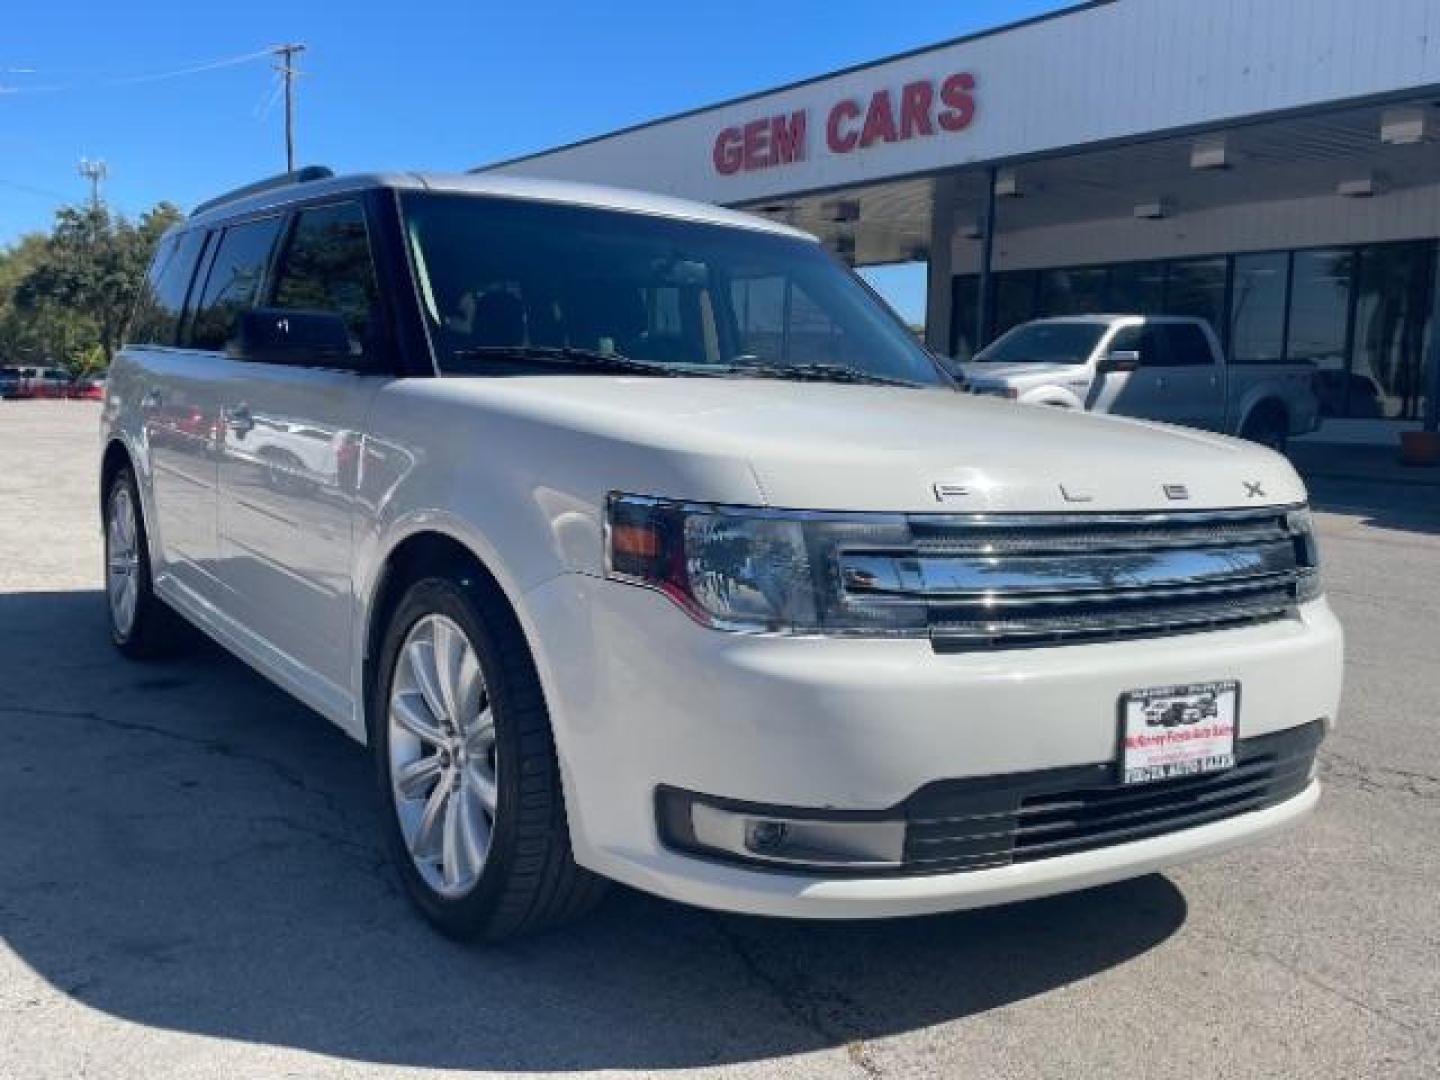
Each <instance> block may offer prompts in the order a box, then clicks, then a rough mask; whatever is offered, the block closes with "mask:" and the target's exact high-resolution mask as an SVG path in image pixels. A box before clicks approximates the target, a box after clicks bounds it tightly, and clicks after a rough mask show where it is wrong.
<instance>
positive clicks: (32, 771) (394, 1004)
mask: <svg viewBox="0 0 1440 1080" xmlns="http://www.w3.org/2000/svg"><path fill="white" fill-rule="evenodd" d="M104 619H105V616H104V611H103V601H102V598H101V596H100V594H99V593H97V592H89V591H85V592H51V593H10V594H3V595H0V687H3V688H4V689H3V690H0V726H3V733H4V744H5V747H6V751H5V753H4V754H0V821H3V822H4V828H3V830H0V867H3V868H4V870H3V880H0V933H3V935H4V939H5V941H6V942H7V944H8V945H9V947H10V948H11V949H13V950H14V952H15V953H16V954H17V955H18V956H19V957H20V958H21V959H23V960H24V962H25V963H27V964H28V965H29V966H30V967H31V968H33V969H34V971H35V972H37V973H38V974H39V975H40V976H42V977H43V979H44V980H46V982H47V983H48V984H49V985H50V986H52V987H54V988H55V990H56V991H58V992H60V993H63V994H66V995H69V996H71V997H72V998H75V999H78V1000H80V1001H82V1002H84V1003H85V1004H87V1005H89V1006H90V1007H92V1008H94V1009H98V1010H101V1011H103V1012H105V1013H108V1014H110V1015H113V1016H116V1017H121V1018H124V1019H125V1020H129V1021H133V1022H135V1023H138V1024H144V1025H149V1026H153V1027H158V1028H166V1029H173V1030H178V1031H187V1032H196V1033H200V1034H203V1035H207V1036H215V1037H219V1038H224V1039H238V1040H248V1041H252V1042H256V1043H263V1044H279V1045H284V1046H288V1047H295V1048H299V1049H303V1050H308V1051H313V1052H316V1053H320V1054H326V1055H333V1056H336V1057H340V1058H348V1059H355V1060H360V1061H371V1062H386V1063H396V1064H403V1065H406V1066H413V1067H436V1068H456V1069H458V1068H467V1069H496V1070H502V1069H503V1070H513V1071H541V1070H545V1071H554V1070H572V1069H576V1070H578V1069H599V1068H616V1069H618V1068H632V1069H645V1068H669V1067H696V1066H704V1065H712V1064H719V1063H729V1062H742V1061H753V1060H763V1059H767V1058H773V1057H777V1056H782V1055H791V1054H797V1053H804V1052H808V1051H813V1050H820V1049H828V1048H833V1047H845V1048H847V1050H848V1052H849V1053H850V1054H851V1055H852V1056H855V1055H859V1056H860V1061H859V1062H858V1063H860V1064H862V1065H863V1055H864V1053H865V1050H864V1043H865V1041H866V1040H868V1039H873V1038H878V1037H883V1036H888V1035H893V1034H897V1033H901V1032H907V1031H912V1030H916V1029H921V1028H924V1027H927V1026H929V1025H934V1024H938V1023H941V1022H944V1021H948V1020H954V1019H957V1018H961V1017H964V1016H967V1015H971V1014H975V1013H979V1012H983V1011H985V1010H989V1009H993V1008H996V1007H998V1006H1001V1005H1004V1004H1006V1003H1009V1002H1013V1001H1016V1000H1019V999H1023V998H1028V997H1032V996H1035V995H1038V994H1043V993H1045V992H1046V991H1049V990H1053V989H1055V988H1057V987H1062V986H1065V985H1067V984H1070V983H1073V982H1076V981H1078V980H1083V979H1085V978H1087V977H1090V976H1094V975H1096V974H1098V973H1100V972H1103V971H1105V970H1107V969H1109V968H1112V967H1114V966H1116V965H1118V964H1122V963H1124V962H1125V961H1127V960H1129V959H1131V958H1132V957H1135V956H1137V955H1139V954H1142V953H1144V952H1146V951H1147V950H1149V949H1151V948H1153V947H1154V946H1156V945H1157V944H1159V943H1160V942H1162V941H1164V940H1165V939H1166V938H1167V937H1169V936H1170V935H1171V934H1172V933H1174V932H1175V931H1176V929H1177V928H1179V927H1180V926H1181V925H1182V924H1183V922H1184V920H1185V916H1186V905H1185V900H1184V898H1183V896H1182V895H1181V894H1180V892H1179V891H1178V890H1177V889H1176V888H1175V886H1174V885H1172V884H1171V883H1170V882H1169V881H1168V880H1167V879H1165V878H1163V877H1159V876H1151V877H1147V878H1143V879H1140V880H1137V881H1133V882H1129V883H1126V884H1123V885H1117V886H1111V887H1108V888H1105V889H1101V890H1095V891H1091V892H1087V893H1081V894H1076V895H1072V896H1068V897H1060V898H1055V899H1049V900H1040V901H1033V902H1030V903H1027V904H1021V905H1015V906H1011V907H1008V908H1003V909H995V910H990V911H983V912H973V913H967V914H959V915H951V916H941V917H932V918H927V919H919V920H901V921H893V922H871V923H848V924H832V923H795V922H782V921H770V920H763V919H754V918H744V917H736V916H721V915H715V914H711V913H707V912H702V911H698V910H695V909H690V908H685V907H682V906H680V905H677V904H670V903H666V902H663V901H660V900H656V899H652V898H650V897H646V896H642V895H640V894H638V893H634V892H630V891H628V890H624V889H619V888H617V889H616V890H614V892H613V893H612V894H611V896H610V897H609V899H608V900H607V901H606V903H605V904H604V906H602V908H601V909H600V910H599V911H597V912H596V913H595V914H594V915H593V916H591V917H590V918H589V919H588V921H586V922H584V923H582V924H580V925H578V926H575V927H571V928H567V929H564V930H560V931H557V932H554V933H551V934H548V935H546V936H543V937H539V938H535V939H530V940H525V941H521V942H517V943H512V944H506V945H502V946H497V947H465V946H461V945H457V944H455V943H452V942H449V941H446V940H444V939H442V938H440V937H438V936H437V935H435V934H434V933H433V932H431V931H430V930H429V929H428V928H427V927H426V926H425V925H424V924H422V923H421V922H420V920H419V918H418V917H417V916H416V915H414V914H413V913H412V911H411V910H410V908H409V906H408V904H407V902H406V900H405V898H404V897H403V896H402V895H401V892H400V889H399V885H398V882H397V880H396V879H395V877H394V876H393V874H392V872H391V871H390V870H389V868H388V867H387V865H386V863H385V861H384V858H383V856H382V852H381V850H380V844H379V839H378V838H379V835H380V831H379V828H378V826H377V812H378V811H377V801H376V799H375V797H374V795H373V794H372V785H371V770H370V764H369V760H368V758H367V756H366V754H365V752H364V751H363V750H362V749H361V748H360V747H359V746H357V745H356V744H354V743H352V742H350V741H349V740H348V739H347V738H346V737H345V736H343V735H342V734H340V733H339V732H338V731H337V730H335V729H333V728H332V727H331V726H330V725H328V724H327V723H325V722H324V721H323V720H321V719H320V718H318V717H317V716H315V715H314V714H313V713H311V712H309V711H307V710H306V709H304V708H303V707H301V706H300V705H298V704H296V703H294V702H293V701H291V700H290V699H289V698H288V697H287V696H285V695H284V694H283V693H281V692H280V691H279V690H277V689H274V688H273V687H271V686H270V685H269V684H268V683H266V682H265V681H264V680H262V679H261V678H260V677H259V676H257V675H255V674H254V673H252V672H251V671H249V670H248V669H247V668H246V667H244V666H243V665H242V664H240V663H239V662H238V661H235V660H233V659H231V658H229V657H228V656H225V655H223V654H221V653H220V651H219V650H218V649H216V648H214V647H211V646H207V645H203V644H199V645H197V646H196V647H195V648H194V649H192V650H191V651H190V652H189V653H188V655H185V656H183V657H181V658H179V659H176V660H174V661H169V662H166V663H162V664H154V665H144V666H141V665H134V664H130V663H127V662H125V661H123V660H121V659H120V658H119V657H118V655H116V654H115V653H114V651H113V650H112V649H111V647H110V645H109V642H108V640H107V638H106V630H105V622H104Z"/></svg>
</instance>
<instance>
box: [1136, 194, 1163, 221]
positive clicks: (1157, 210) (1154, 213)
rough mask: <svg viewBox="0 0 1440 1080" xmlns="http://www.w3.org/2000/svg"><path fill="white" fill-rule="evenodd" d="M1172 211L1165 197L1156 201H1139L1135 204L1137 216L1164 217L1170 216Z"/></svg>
mask: <svg viewBox="0 0 1440 1080" xmlns="http://www.w3.org/2000/svg"><path fill="white" fill-rule="evenodd" d="M1170 213H1171V209H1170V206H1169V205H1168V204H1167V203H1166V202H1165V200H1164V199H1157V200H1155V201H1154V202H1146V203H1137V204H1136V206H1135V216H1136V217H1137V218H1151V219H1154V218H1163V217H1169V216H1170Z"/></svg>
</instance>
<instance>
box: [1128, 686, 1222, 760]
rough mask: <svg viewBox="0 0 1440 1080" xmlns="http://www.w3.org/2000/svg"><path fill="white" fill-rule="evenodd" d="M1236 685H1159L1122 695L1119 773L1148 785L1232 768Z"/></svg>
mask: <svg viewBox="0 0 1440 1080" xmlns="http://www.w3.org/2000/svg"><path fill="white" fill-rule="evenodd" d="M1239 720H1240V684H1239V683H1238V682H1236V681H1235V680H1233V679H1229V680H1225V681H1222V682H1209V683H1196V684H1194V685H1192V686H1157V687H1152V688H1151V689H1149V690H1131V691H1129V692H1128V693H1125V694H1122V695H1121V696H1120V723H1121V729H1120V774H1121V778H1122V779H1123V781H1124V782H1125V783H1127V784H1148V783H1151V782H1153V781H1156V780H1173V779H1175V778H1177V777H1182V776H1198V775H1200V774H1201V773H1210V772H1219V771H1220V770H1222V769H1229V768H1233V767H1234V765H1235V728H1236V725H1237V724H1238V723H1239Z"/></svg>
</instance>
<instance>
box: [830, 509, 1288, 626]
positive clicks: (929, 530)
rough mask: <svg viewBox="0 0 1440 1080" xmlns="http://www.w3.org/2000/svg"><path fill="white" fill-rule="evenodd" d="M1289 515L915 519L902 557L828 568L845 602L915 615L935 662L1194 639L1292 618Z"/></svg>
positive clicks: (847, 557) (854, 556) (877, 556)
mask: <svg viewBox="0 0 1440 1080" xmlns="http://www.w3.org/2000/svg"><path fill="white" fill-rule="evenodd" d="M1298 509H1299V508H1294V507H1288V508H1266V509H1263V510H1254V511H1213V512H1175V513H1138V514H1093V515H1085V514H1075V515H1064V514H1050V515H1047V514H1034V515H983V514H980V515H970V516H965V515H956V516H939V515H929V516H925V515H922V516H913V517H911V518H909V519H908V522H909V527H910V533H911V536H912V538H913V541H914V545H915V546H914V549H913V550H912V551H907V552H895V551H864V550H858V549H846V550H842V551H840V552H839V553H838V554H837V559H838V564H837V566H838V572H839V578H840V582H841V587H842V589H843V592H844V597H845V601H846V602H847V603H852V604H857V605H884V604H902V605H903V604H908V605H922V606H923V607H924V609H925V612H926V622H927V625H928V626H929V630H930V639H931V643H932V645H933V646H934V647H935V649H936V651H938V652H958V651H971V650H977V649H997V648H1026V647H1036V646H1044V645H1067V644H1082V643H1086V642H1099V641H1115V640H1122V639H1130V638H1139V637H1157V636H1167V635H1172V634H1182V633H1196V632H1201V631H1205V630H1213V629H1222V628H1228V627H1236V626H1249V625H1254V624H1257V623H1263V622H1270V621H1274V620H1278V619H1284V618H1288V617H1293V616H1294V615H1295V613H1296V610H1297V604H1298V601H1299V599H1300V597H1301V595H1302V593H1303V592H1304V590H1305V589H1306V588H1308V587H1309V586H1311V585H1313V580H1312V578H1313V574H1314V572H1315V569H1314V566H1313V557H1312V556H1313V547H1312V546H1311V545H1310V544H1309V543H1307V536H1308V534H1306V533H1305V532H1304V529H1305V528H1306V526H1305V525H1304V524H1303V523H1299V522H1302V521H1303V518H1301V517H1298V516H1297V515H1296V511H1297V510H1298Z"/></svg>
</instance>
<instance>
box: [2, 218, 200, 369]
mask: <svg viewBox="0 0 1440 1080" xmlns="http://www.w3.org/2000/svg"><path fill="white" fill-rule="evenodd" d="M181 216H182V215H181V213H180V210H179V209H178V208H177V207H175V206H173V205H171V204H170V203H163V202H162V203H160V204H159V205H157V206H156V207H155V208H154V209H152V210H150V211H148V212H147V213H145V214H143V215H141V217H140V218H139V220H138V221H131V220H130V219H128V218H126V217H125V216H124V215H116V214H111V213H110V211H109V210H108V209H107V208H106V207H104V206H87V207H66V208H64V209H62V210H60V211H58V212H57V213H56V215H55V228H54V231H53V232H52V233H51V234H50V235H49V236H48V237H45V238H43V241H42V242H41V243H39V244H36V243H34V242H33V241H31V240H30V238H27V239H26V241H22V245H21V248H20V249H12V257H18V258H20V262H21V263H22V266H21V270H20V272H19V274H18V276H17V277H16V279H15V281H14V284H13V286H12V287H11V290H10V293H11V301H10V303H9V307H10V309H11V311H12V312H13V314H14V315H15V316H17V317H18V322H17V324H16V325H15V326H14V328H13V329H14V332H15V334H16V336H17V342H16V343H17V345H20V346H21V351H22V352H25V351H33V350H34V349H35V348H37V347H39V348H42V349H44V351H45V352H46V354H47V356H46V358H47V359H50V360H53V361H54V362H57V363H59V364H62V365H64V366H66V367H68V368H70V369H71V370H72V371H75V372H76V373H77V374H78V373H80V372H82V371H84V370H86V369H91V368H93V367H94V366H96V361H97V359H98V360H99V361H100V364H101V366H103V365H106V364H109V362H110V360H111V358H112V357H113V356H114V355H115V350H116V349H118V348H119V347H120V343H121V336H122V334H123V333H124V330H125V322H126V320H127V319H128V318H129V317H130V312H131V310H132V309H133V308H134V306H135V298H136V296H137V295H138V293H139V290H140V286H141V284H142V283H143V281H144V278H145V268H146V266H147V265H148V264H149V261H150V256H151V254H152V253H153V251H154V250H155V244H156V243H157V242H158V241H159V239H160V237H161V235H162V234H163V233H164V232H165V230H166V229H167V228H169V227H170V226H171V225H173V224H174V223H175V222H177V221H179V220H180V218H181ZM3 289H4V281H3V278H0V290H3ZM26 335H28V339H26ZM97 347H98V350H99V351H98V354H97V352H96V349H97Z"/></svg>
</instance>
